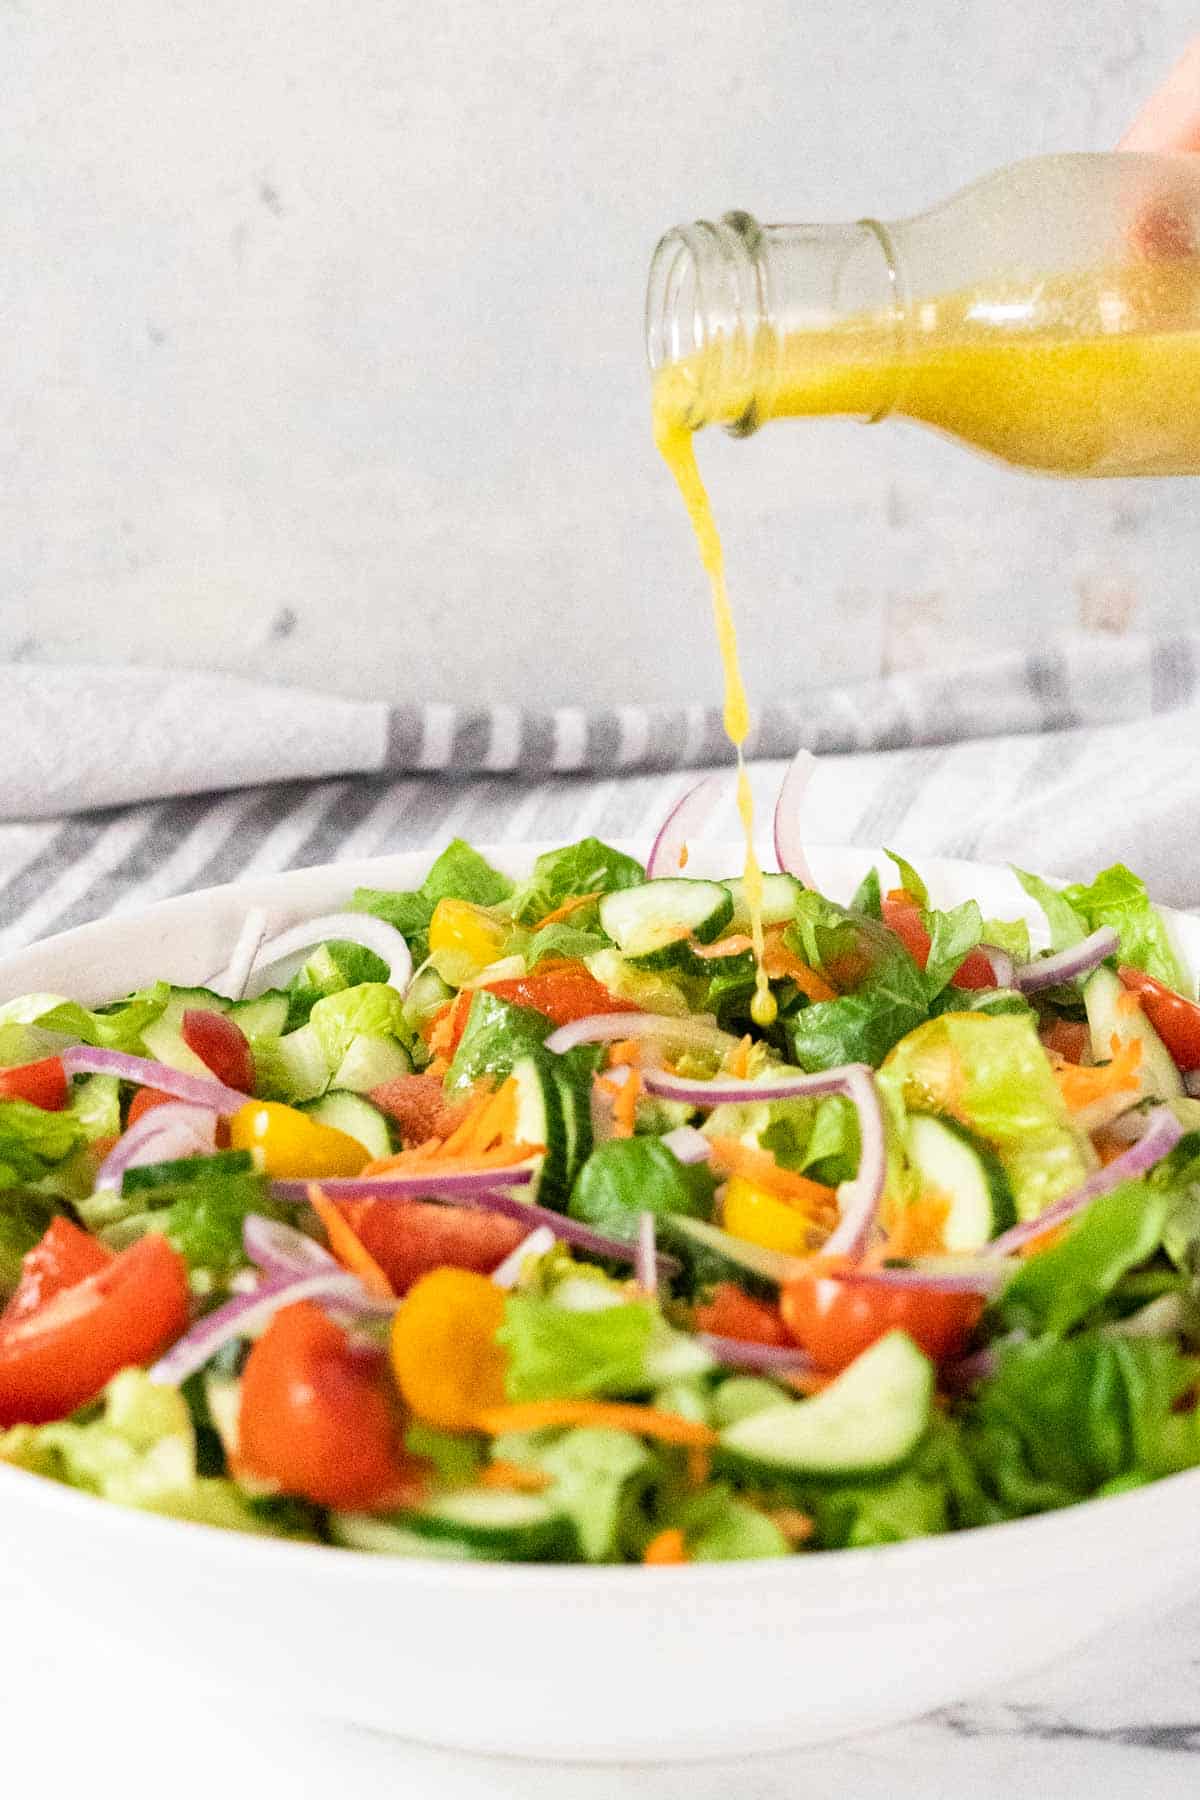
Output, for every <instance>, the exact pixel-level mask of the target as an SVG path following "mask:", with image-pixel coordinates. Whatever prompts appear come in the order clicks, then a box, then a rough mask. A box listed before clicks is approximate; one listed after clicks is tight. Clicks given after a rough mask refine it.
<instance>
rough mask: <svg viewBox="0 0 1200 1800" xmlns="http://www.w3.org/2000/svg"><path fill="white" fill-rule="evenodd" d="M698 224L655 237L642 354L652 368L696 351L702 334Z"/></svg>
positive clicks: (705, 332) (705, 331) (701, 249)
mask: <svg viewBox="0 0 1200 1800" xmlns="http://www.w3.org/2000/svg"><path fill="white" fill-rule="evenodd" d="M703 229H704V228H703V226H700V225H677V226H676V227H675V229H674V230H673V231H668V232H667V234H666V236H665V237H662V238H660V239H659V242H658V246H657V248H656V249H655V252H654V256H653V259H652V261H651V264H650V280H649V284H648V286H647V289H646V358H647V361H648V362H649V364H650V368H651V370H653V371H655V372H657V371H658V370H659V369H661V368H662V367H663V366H664V364H666V363H673V362H682V361H683V360H684V359H685V358H686V357H688V356H690V355H692V354H693V353H694V352H696V351H697V350H702V349H703V348H704V345H705V343H706V341H707V338H708V320H707V317H706V312H705V305H704V283H703V278H702V275H701V268H702V264H703V260H704V250H705V248H706V246H705V245H704V244H703V242H702V241H698V240H700V239H701V233H702V232H703Z"/></svg>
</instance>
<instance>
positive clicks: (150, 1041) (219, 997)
mask: <svg viewBox="0 0 1200 1800" xmlns="http://www.w3.org/2000/svg"><path fill="white" fill-rule="evenodd" d="M231 1006H232V1002H231V1001H229V1000H227V999H226V998H225V996H224V995H223V994H214V993H213V991H212V989H211V988H172V989H171V995H170V998H169V999H168V1001H167V1004H166V1006H165V1007H164V1008H163V1011H162V1013H161V1014H160V1015H159V1017H158V1018H157V1019H155V1021H154V1023H153V1024H152V1025H147V1026H146V1029H145V1030H144V1031H143V1032H142V1042H143V1044H145V1046H146V1049H147V1050H148V1051H149V1053H150V1055H151V1056H152V1057H153V1058H154V1060H155V1061H156V1062H161V1063H166V1065H167V1067H168V1068H169V1069H178V1070H179V1072H180V1074H181V1075H202V1076H204V1077H205V1078H206V1079H207V1080H209V1081H211V1080H212V1070H211V1069H210V1068H209V1066H208V1064H207V1063H206V1062H204V1061H203V1060H202V1059H201V1058H200V1057H198V1056H197V1055H196V1052H195V1051H194V1050H190V1049H189V1048H188V1046H187V1045H186V1044H185V1043H184V1041H183V1032H182V1030H181V1027H182V1025H183V1015H184V1013H185V1012H215V1013H227V1012H229V1011H230V1009H231Z"/></svg>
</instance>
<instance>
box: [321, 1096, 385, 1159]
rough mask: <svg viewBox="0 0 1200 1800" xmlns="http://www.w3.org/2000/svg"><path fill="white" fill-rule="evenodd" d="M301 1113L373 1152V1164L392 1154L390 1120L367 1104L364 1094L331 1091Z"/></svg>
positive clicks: (374, 1107) (369, 1103) (368, 1102)
mask: <svg viewBox="0 0 1200 1800" xmlns="http://www.w3.org/2000/svg"><path fill="white" fill-rule="evenodd" d="M301 1110H302V1111H304V1112H306V1113H307V1114H308V1116H309V1118H310V1119H316V1120H317V1122H318V1124H321V1125H330V1126H332V1127H333V1129H334V1131H342V1132H345V1134H346V1136H347V1137H352V1138H355V1139H356V1140H357V1141H358V1143H360V1144H361V1145H362V1146H363V1149H364V1150H369V1151H370V1152H371V1157H372V1160H373V1161H376V1162H377V1161H379V1159H380V1158H381V1157H384V1156H390V1155H391V1154H392V1150H393V1147H394V1146H393V1144H392V1133H391V1128H390V1126H389V1125H388V1122H387V1120H386V1119H385V1118H384V1116H383V1114H382V1113H381V1112H380V1110H379V1108H378V1107H377V1106H372V1105H371V1102H370V1101H369V1100H364V1099H363V1097H362V1095H361V1094H351V1093H346V1092H344V1091H343V1092H338V1091H335V1090H334V1089H332V1088H331V1089H330V1091H329V1093H327V1094H325V1095H323V1096H322V1098H321V1099H320V1100H310V1101H309V1102H308V1103H307V1105H305V1106H304V1107H303V1108H302V1109H301Z"/></svg>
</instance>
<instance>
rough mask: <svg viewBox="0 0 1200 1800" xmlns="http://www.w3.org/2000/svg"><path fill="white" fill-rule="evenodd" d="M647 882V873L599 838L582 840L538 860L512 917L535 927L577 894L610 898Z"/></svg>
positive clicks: (516, 899)
mask: <svg viewBox="0 0 1200 1800" xmlns="http://www.w3.org/2000/svg"><path fill="white" fill-rule="evenodd" d="M645 879H646V871H645V869H644V868H643V867H642V865H641V863H640V862H637V861H636V860H635V859H634V858H633V857H632V856H626V855H624V853H623V852H622V851H620V850H614V849H613V848H612V847H611V845H609V844H604V843H601V841H600V839H599V838H594V837H587V838H581V839H580V841H579V842H578V843H577V844H567V845H565V846H564V848H563V849H561V850H548V851H547V852H546V854H545V855H544V856H539V857H538V859H537V861H536V862H535V863H534V865H533V873H532V874H531V875H530V876H529V878H528V880H526V881H523V882H522V883H521V885H520V887H518V889H517V891H516V893H515V894H514V895H513V917H514V919H517V920H518V921H519V922H520V923H521V924H524V925H534V924H536V923H537V921H538V920H539V919H543V918H545V916H546V914H547V913H548V912H553V911H554V909H555V908H556V907H558V906H561V905H562V904H563V902H564V901H565V900H571V899H574V898H575V896H576V895H578V894H596V895H600V894H611V893H613V892H615V891H616V890H617V889H618V888H628V887H638V886H640V884H641V883H642V882H643V881H645Z"/></svg>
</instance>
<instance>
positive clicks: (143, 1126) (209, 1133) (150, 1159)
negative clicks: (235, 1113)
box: [95, 1102, 217, 1193]
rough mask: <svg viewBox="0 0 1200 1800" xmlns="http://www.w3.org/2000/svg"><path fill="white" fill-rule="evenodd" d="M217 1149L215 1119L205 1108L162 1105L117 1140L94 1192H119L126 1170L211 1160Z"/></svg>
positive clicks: (107, 1157) (151, 1110) (104, 1164)
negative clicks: (185, 1160)
mask: <svg viewBox="0 0 1200 1800" xmlns="http://www.w3.org/2000/svg"><path fill="white" fill-rule="evenodd" d="M216 1146H217V1115H216V1113H215V1112H212V1111H210V1110H209V1109H208V1108H207V1107H201V1106H187V1105H185V1104H183V1103H182V1102H179V1103H178V1104H176V1105H167V1104H165V1103H164V1104H163V1105H162V1106H154V1107H151V1109H150V1111H149V1112H146V1113H143V1114H142V1116H141V1118H140V1119H138V1120H137V1122H136V1123H135V1124H133V1125H131V1126H130V1127H129V1129H128V1131H126V1132H123V1133H122V1135H121V1136H120V1137H119V1138H118V1139H117V1141H116V1143H115V1144H114V1145H113V1147H112V1149H111V1150H110V1151H109V1153H108V1155H107V1156H106V1157H105V1159H104V1161H103V1162H102V1163H101V1164H100V1167H99V1169H98V1170H97V1171H96V1182H95V1187H96V1192H97V1193H99V1192H100V1190H101V1189H102V1188H119V1187H120V1185H121V1182H122V1180H123V1179H124V1176H125V1171H126V1170H127V1169H138V1168H144V1167H145V1166H146V1165H147V1164H148V1163H160V1162H177V1161H178V1160H179V1159H180V1158H181V1157H187V1156H211V1155H212V1152H213V1151H214V1150H215V1149H216Z"/></svg>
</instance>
